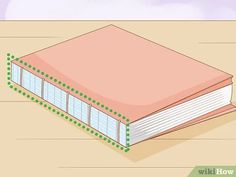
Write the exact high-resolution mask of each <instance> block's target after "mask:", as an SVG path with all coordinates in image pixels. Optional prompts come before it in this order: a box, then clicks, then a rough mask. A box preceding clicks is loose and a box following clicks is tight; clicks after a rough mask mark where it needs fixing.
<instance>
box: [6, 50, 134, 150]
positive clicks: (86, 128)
mask: <svg viewBox="0 0 236 177" xmlns="http://www.w3.org/2000/svg"><path fill="white" fill-rule="evenodd" d="M13 60H15V61H17V62H19V63H20V64H23V65H24V66H27V67H28V68H29V69H30V70H33V71H35V72H37V73H38V74H40V75H42V76H43V77H46V78H49V79H50V80H51V81H52V82H53V83H55V84H57V85H60V86H62V87H64V88H65V89H67V90H68V91H70V92H73V93H75V94H77V95H78V96H80V97H83V98H85V99H87V100H88V101H89V102H92V103H94V104H96V105H97V106H100V108H102V109H103V110H104V111H106V112H109V113H113V114H114V115H117V116H118V117H120V118H122V119H123V120H125V121H126V123H127V124H126V146H127V147H125V146H122V145H121V144H118V143H116V142H115V141H114V140H112V139H110V138H109V137H107V136H105V135H103V134H100V133H99V132H98V131H96V130H95V129H93V128H92V127H90V126H87V125H86V124H84V123H83V122H81V121H77V120H74V118H73V117H71V116H69V114H67V113H65V112H63V111H61V110H59V109H57V108H55V107H54V106H53V105H51V104H50V103H43V101H40V100H41V99H38V98H36V97H34V96H31V95H30V94H27V92H25V91H24V90H22V89H19V88H18V87H15V86H14V85H13V84H12V82H11V62H12V61H13ZM7 84H8V86H9V87H10V88H11V89H13V90H14V91H16V92H18V93H19V94H22V95H23V96H25V97H27V98H28V99H30V100H31V101H34V102H35V103H38V104H39V105H40V106H42V107H44V108H45V109H47V110H49V111H51V112H53V113H55V114H57V115H58V116H60V117H62V118H64V119H65V120H67V121H69V122H71V123H73V124H74V125H77V126H78V127H80V128H81V129H83V130H84V131H86V132H89V133H90V134H92V135H94V136H96V137H99V138H100V139H102V140H104V141H106V142H107V143H109V144H112V145H113V146H114V147H116V148H118V149H120V150H123V151H125V152H129V150H130V148H129V147H130V138H129V136H130V128H129V122H130V120H129V119H128V118H126V116H124V115H122V114H121V113H118V112H117V111H114V110H113V109H111V108H109V107H108V106H105V105H104V104H102V103H100V102H99V101H96V100H94V99H93V98H91V97H89V96H88V95H86V94H84V93H82V92H80V91H78V90H76V89H74V88H72V87H70V86H69V85H67V84H66V83H63V82H62V81H60V80H58V79H56V78H54V77H52V76H50V75H49V74H47V73H45V72H43V71H41V70H39V69H37V68H36V67H34V66H32V65H30V64H28V63H27V62H24V61H23V60H20V59H19V58H15V56H14V55H11V54H10V53H8V54H7Z"/></svg>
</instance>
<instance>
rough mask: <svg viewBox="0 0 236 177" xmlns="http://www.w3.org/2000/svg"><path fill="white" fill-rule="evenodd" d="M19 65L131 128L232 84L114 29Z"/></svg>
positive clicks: (211, 71)
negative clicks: (104, 107)
mask: <svg viewBox="0 0 236 177" xmlns="http://www.w3.org/2000/svg"><path fill="white" fill-rule="evenodd" d="M21 60H23V61H26V62H27V63H29V64H30V65H32V66H36V67H37V68H38V69H40V70H41V71H44V72H45V73H48V74H49V75H51V76H53V77H54V78H57V79H58V80H61V81H62V82H65V83H67V85H70V86H71V87H74V88H75V89H77V90H79V91H81V92H83V93H85V94H87V95H88V96H90V97H91V98H93V99H96V100H99V101H100V102H101V103H102V104H104V105H107V106H109V107H110V108H112V109H113V110H115V111H117V112H120V113H122V114H123V115H125V116H126V117H127V118H129V120H130V122H134V121H137V120H140V119H142V118H144V117H146V116H147V115H150V114H153V113H155V112H159V111H161V110H163V109H167V108H169V107H172V106H174V105H177V104H180V103H181V102H185V101H187V100H190V99H193V98H195V97H197V96H200V95H203V94H206V93H209V92H211V91H214V90H216V89H219V88H221V87H224V86H226V85H230V84H232V75H230V74H228V73H225V72H223V71H221V70H219V69H216V68H214V67H211V66H209V65H206V64H204V63H201V62H199V61H197V60H195V59H192V58H190V57H188V56H185V55H183V54H180V53H178V52H176V51H174V50H171V49H169V48H166V47H164V46H162V45H160V44H157V43H155V42H152V41H150V40H148V39H145V38H143V37H140V36H138V35H136V34H133V33H131V32H128V31H126V30H124V29H121V28H119V27H116V26H114V25H109V26H106V27H103V28H100V29H97V30H95V31H92V32H89V33H87V34H83V35H81V36H78V37H75V38H73V39H70V40H67V41H64V42H61V43H59V44H56V45H54V46H51V47H47V48H45V49H42V50H40V51H37V52H35V53H32V54H29V55H26V56H23V57H21ZM15 63H16V64H18V65H20V66H22V67H24V65H23V64H19V63H17V62H15ZM32 73H34V74H35V75H38V73H37V72H32ZM40 77H41V76H40ZM44 79H45V80H47V81H48V82H50V80H49V79H48V78H44ZM58 87H60V86H58ZM62 89H63V88H62ZM70 94H72V95H73V93H70ZM83 101H85V102H88V100H87V99H84V100H83ZM89 104H91V105H92V106H94V107H96V108H97V109H100V107H99V106H97V105H96V104H93V103H92V102H90V103H89ZM233 108H234V107H233V106H230V107H227V108H225V109H222V110H221V111H220V112H223V111H229V110H232V109H233ZM106 113H107V114H108V115H110V116H112V117H114V118H116V119H118V120H120V121H122V122H124V123H125V121H123V119H121V118H120V117H118V116H115V115H114V114H112V113H110V112H109V111H108V112H106ZM217 114H219V112H217ZM207 117H209V116H207Z"/></svg>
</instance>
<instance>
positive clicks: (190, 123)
mask: <svg viewBox="0 0 236 177" xmlns="http://www.w3.org/2000/svg"><path fill="white" fill-rule="evenodd" d="M234 111H236V106H235V105H233V104H229V105H226V106H223V107H221V108H219V109H216V110H214V111H212V112H209V113H207V114H205V115H203V116H200V117H197V118H195V119H193V120H190V121H188V122H185V123H183V124H181V125H178V126H176V127H173V128H171V129H169V130H166V131H164V132H161V133H159V134H157V135H155V136H152V137H150V138H148V139H145V140H143V141H147V140H150V139H153V138H157V137H159V136H162V135H165V134H169V133H172V132H175V131H178V130H181V129H183V128H187V127H190V126H193V125H196V124H200V123H202V122H206V121H208V120H211V119H214V118H217V117H219V116H222V115H225V114H229V113H232V112H234ZM143 141H140V142H137V143H134V144H132V145H131V146H134V145H136V144H139V143H141V142H143Z"/></svg>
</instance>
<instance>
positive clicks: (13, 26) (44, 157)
mask: <svg viewBox="0 0 236 177" xmlns="http://www.w3.org/2000/svg"><path fill="white" fill-rule="evenodd" d="M108 24H115V25H117V26H119V27H121V28H124V29H126V30H129V31H131V32H134V33H136V34H138V35H141V36H143V37H145V38H148V39H150V40H153V41H155V42H157V43H160V44H162V45H164V46H167V47H169V48H171V49H174V50H177V51H178V52H181V53H184V54H186V55H188V56H191V57H193V58H195V59H198V60H199V61H202V62H205V63H207V64H209V65H212V66H214V67H217V68H219V69H222V70H224V71H226V72H228V73H230V74H233V75H234V76H236V69H235V68H236V60H235V58H236V52H235V51H236V50H235V49H236V35H235V31H236V21H235V22H234V21H228V22H223V21H214V22H213V21H205V22H202V21H195V22H193V21H178V22H174V21H168V22H167V21H162V22H160V21H135V22H133V21H125V22H124V21H96V22H95V21H94V22H93V21H67V22H66V21H60V22H59V21H57V22H56V21H47V22H46V21H38V22H33V21H27V22H26V21H25V22H24V21H17V22H16V21H11V22H9V21H5V22H0V65H1V66H0V81H1V82H0V111H1V116H0V119H1V124H0V140H1V144H0V145H1V146H0V147H1V148H0V150H1V151H0V176H4V177H5V176H7V177H8V176H9V177H13V176H24V177H32V176H34V177H42V176H45V177H46V176H50V177H54V176H56V177H75V176H103V177H105V176H109V177H110V176H142V177H143V176H155V177H156V176H163V177H165V176H175V177H181V176H187V175H188V174H189V173H190V171H191V170H192V168H193V167H194V166H196V165H235V164H236V158H235V149H236V113H231V114H228V115H225V116H221V117H218V118H216V119H213V120H210V121H207V122H204V123H201V124H198V125H195V126H192V127H189V128H186V129H183V130H180V131H177V132H174V133H171V134H168V135H165V136H162V137H159V138H156V139H154V140H149V141H146V142H143V143H141V144H139V145H136V146H134V147H133V148H132V150H131V151H130V152H129V153H123V152H122V151H117V150H115V149H113V148H112V147H111V146H108V145H107V144H106V143H103V142H101V141H99V140H96V139H95V138H94V137H92V136H90V135H88V134H86V133H84V132H83V131H81V130H80V129H79V128H77V127H75V126H73V125H70V123H68V122H66V121H64V120H63V119H61V118H60V117H57V116H56V115H54V114H52V113H50V112H49V111H47V110H45V109H44V108H41V107H40V106H39V105H37V104H35V103H32V102H30V101H29V100H27V99H26V98H24V97H23V96H21V95H19V94H18V93H15V92H14V91H13V90H10V89H9V88H8V87H7V85H6V62H5V56H6V53H7V52H10V53H13V54H15V55H16V56H18V57H20V56H22V55H25V54H28V53H31V52H33V51H36V50H39V49H41V48H45V47H47V46H50V45H53V44H55V43H58V42H61V41H64V40H66V39H69V38H71V37H75V36H77V35H80V34H83V33H86V32H89V31H92V30H94V29H96V28H100V27H102V26H105V25H108ZM234 82H235V79H234ZM235 88H236V84H235V85H234V90H235ZM233 102H234V103H236V94H235V93H234V95H233Z"/></svg>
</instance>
